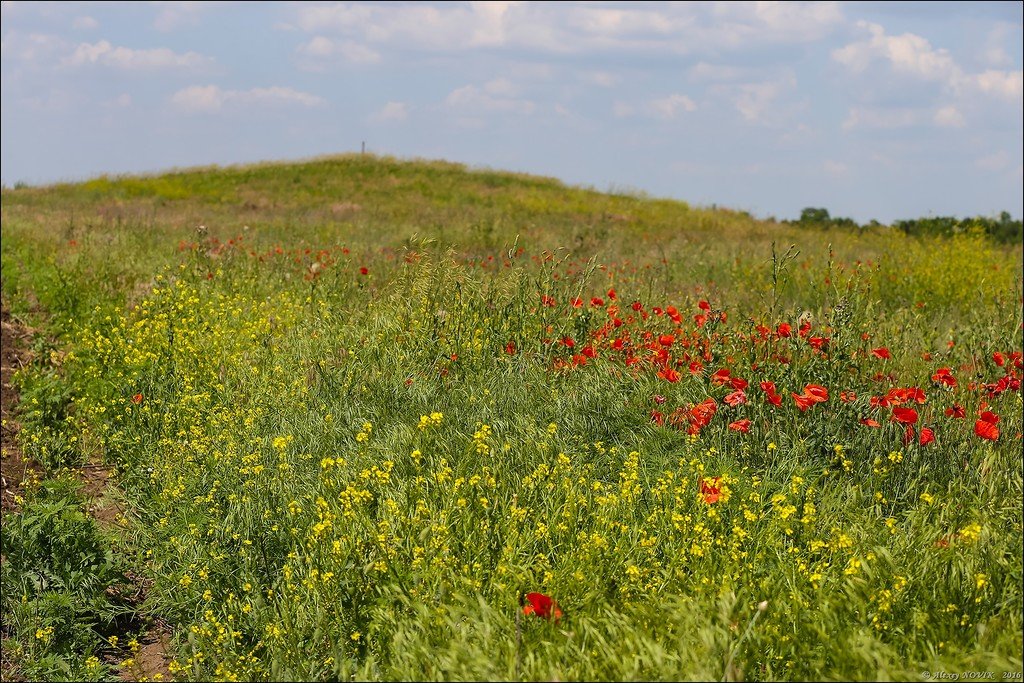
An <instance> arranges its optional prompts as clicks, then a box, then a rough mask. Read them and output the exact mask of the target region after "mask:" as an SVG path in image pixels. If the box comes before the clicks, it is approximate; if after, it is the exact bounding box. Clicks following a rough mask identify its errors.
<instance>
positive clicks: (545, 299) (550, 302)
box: [540, 294, 555, 308]
mask: <svg viewBox="0 0 1024 683" xmlns="http://www.w3.org/2000/svg"><path fill="white" fill-rule="evenodd" d="M540 302H541V303H542V304H544V305H545V306H547V307H548V308H553V307H554V306H555V300H554V298H553V297H550V296H548V295H547V294H541V295H540Z"/></svg>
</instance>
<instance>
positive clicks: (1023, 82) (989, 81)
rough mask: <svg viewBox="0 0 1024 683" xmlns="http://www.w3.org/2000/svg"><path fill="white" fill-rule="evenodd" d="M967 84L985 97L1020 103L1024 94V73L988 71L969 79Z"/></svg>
mask: <svg viewBox="0 0 1024 683" xmlns="http://www.w3.org/2000/svg"><path fill="white" fill-rule="evenodd" d="M969 79H970V80H969V83H970V84H971V85H973V86H974V88H976V89H977V90H979V91H981V92H983V93H985V94H986V95H996V96H997V97H1002V98H1004V99H1008V100H1015V101H1017V102H1018V103H1019V102H1020V98H1021V94H1022V93H1024V71H997V70H995V69H989V70H988V71H985V72H982V73H980V74H976V75H974V76H972V77H969Z"/></svg>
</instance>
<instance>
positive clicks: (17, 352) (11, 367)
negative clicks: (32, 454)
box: [0, 306, 42, 515]
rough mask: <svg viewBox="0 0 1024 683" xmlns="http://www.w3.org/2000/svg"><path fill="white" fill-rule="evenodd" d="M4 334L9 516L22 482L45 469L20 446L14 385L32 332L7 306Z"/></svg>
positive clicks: (0, 501)
mask: <svg viewBox="0 0 1024 683" xmlns="http://www.w3.org/2000/svg"><path fill="white" fill-rule="evenodd" d="M2 332H3V337H2V339H0V357H2V368H0V380H2V384H3V386H2V387H0V417H2V427H0V432H2V433H0V450H2V453H0V484H2V485H3V490H2V491H0V509H2V514H4V515H7V514H9V513H11V512H16V511H17V510H18V508H19V505H18V503H17V502H16V500H17V498H18V497H19V496H20V495H21V492H22V486H21V484H22V482H23V481H24V480H25V479H26V477H33V476H39V475H41V473H42V469H41V468H40V467H39V466H38V465H36V464H35V463H34V462H31V461H26V460H25V459H24V458H23V457H22V454H21V450H20V449H19V448H18V445H17V436H18V422H17V421H16V420H15V419H14V409H15V408H16V407H17V405H18V392H17V390H16V389H15V388H14V386H13V384H12V380H13V377H14V373H15V371H16V370H18V369H19V368H21V367H23V366H24V365H26V364H27V363H28V362H30V360H31V354H30V352H29V351H28V348H27V347H28V340H29V339H30V338H31V333H30V331H29V330H27V329H26V328H25V327H24V326H22V325H20V324H18V323H17V322H16V321H14V320H13V319H12V318H11V314H10V311H8V310H7V307H6V306H4V307H2Z"/></svg>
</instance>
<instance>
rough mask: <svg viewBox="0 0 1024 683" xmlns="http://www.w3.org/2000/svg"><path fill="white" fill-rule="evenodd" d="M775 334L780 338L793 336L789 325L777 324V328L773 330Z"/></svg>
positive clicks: (791, 327)
mask: <svg viewBox="0 0 1024 683" xmlns="http://www.w3.org/2000/svg"><path fill="white" fill-rule="evenodd" d="M775 334H777V335H779V336H780V337H790V336H792V335H793V326H792V325H790V324H789V323H779V326H778V328H777V329H776V330H775Z"/></svg>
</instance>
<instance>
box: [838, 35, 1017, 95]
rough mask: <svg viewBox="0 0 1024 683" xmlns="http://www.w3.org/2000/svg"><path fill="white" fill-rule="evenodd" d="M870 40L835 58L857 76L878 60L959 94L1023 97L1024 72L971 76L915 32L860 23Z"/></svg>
mask: <svg viewBox="0 0 1024 683" xmlns="http://www.w3.org/2000/svg"><path fill="white" fill-rule="evenodd" d="M857 26H858V27H860V28H861V29H862V30H866V31H867V32H868V33H869V34H870V37H869V38H868V39H866V40H861V41H857V42H853V43H850V44H848V45H846V46H844V47H841V48H838V49H836V50H833V51H832V59H833V60H835V61H836V62H839V63H840V64H842V65H843V66H845V67H846V68H848V69H849V70H851V71H853V72H854V73H863V72H865V71H866V70H867V69H868V67H869V66H871V65H872V64H873V63H874V62H876V61H883V62H888V63H889V65H890V66H891V67H892V70H893V71H894V72H895V73H897V74H901V75H904V76H907V77H909V78H914V79H917V80H920V81H925V82H933V83H937V84H939V85H941V86H942V87H943V88H944V89H945V90H947V91H949V92H951V93H953V94H956V95H969V94H971V93H983V94H986V95H995V96H997V97H1001V98H1005V99H1009V100H1017V101H1019V100H1020V98H1021V92H1022V88H1021V84H1022V80H1024V72H1022V71H1020V70H1017V71H1000V70H997V69H989V70H987V71H984V72H982V73H977V74H971V73H967V72H966V71H965V70H964V69H963V68H962V67H961V66H960V65H958V64H957V63H956V62H955V61H954V60H953V57H952V56H951V55H950V53H949V52H948V51H947V50H945V49H937V48H934V47H932V45H931V43H929V42H928V41H927V40H926V39H924V38H922V37H921V36H919V35H915V34H913V33H904V34H902V35H899V36H890V35H886V33H885V29H884V28H882V27H881V26H879V25H878V24H872V23H869V22H866V21H860V22H857Z"/></svg>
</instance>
